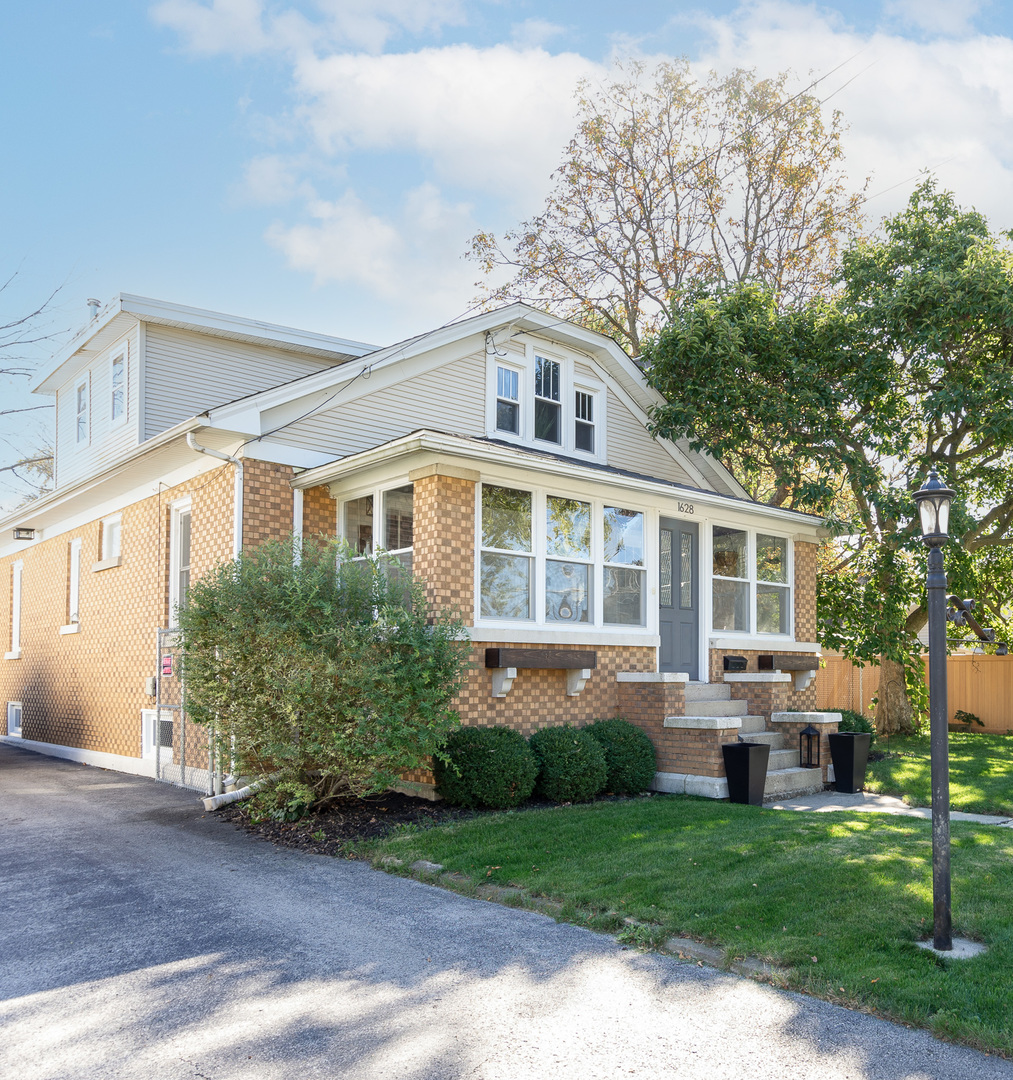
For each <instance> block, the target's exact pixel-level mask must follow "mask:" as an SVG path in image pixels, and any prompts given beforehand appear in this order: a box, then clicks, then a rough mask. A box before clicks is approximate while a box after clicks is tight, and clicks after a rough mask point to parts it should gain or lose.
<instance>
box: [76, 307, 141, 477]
mask: <svg viewBox="0 0 1013 1080" xmlns="http://www.w3.org/2000/svg"><path fill="white" fill-rule="evenodd" d="M124 341H126V344H127V370H126V378H127V386H126V395H125V400H126V416H125V417H121V418H120V419H119V420H118V421H117V422H116V423H115V424H113V423H112V413H111V386H110V377H111V376H110V368H109V361H110V358H111V357H112V356H113V355H114V354H115V353H117V352H119V350H120V348H121V347H122V345H123V342H124ZM139 355H140V334H139V331H138V328H137V326H136V325H135V326H134V328H133V329H132V330H131V331H130V332H129V333H128V334H126V335H125V337H121V338H119V339H118V340H117V341H116V342H115V343H114V344H113V345H112V347H110V348H106V349H103V351H102V352H101V353H99V355H98V356H97V357H96V358H95V359H94V360H93V361H92V362H91V363H90V364H89V365H88V367H87V368H85V369H82V370H81V371H79V372H78V373H77V375H75V376H74V378H72V379H70V380H69V381H68V382H66V383H65V384H64V385H63V386H61V387H60V389H59V391H58V392H57V395H56V470H57V472H56V482H57V484H58V485H59V486H60V487H62V486H64V485H65V484H67V483H68V482H70V481H73V480H78V479H80V478H81V477H82V476H85V475H88V474H90V473H94V472H97V471H99V470H100V469H101V468H102V467H103V466H104V465H106V464H108V463H109V462H110V461H112V460H113V459H114V458H117V457H119V456H120V455H121V454H124V453H126V452H127V451H129V450H130V449H131V448H132V447H134V446H136V445H137V409H138V393H137V387H138V378H137V376H138V371H139V362H138V358H139ZM86 377H87V378H88V380H89V384H90V385H89V396H88V428H89V432H88V434H89V438H88V442H87V444H85V445H81V446H79V445H78V443H77V439H76V409H75V389H76V387H77V386H78V384H79V383H80V381H81V379H83V378H86Z"/></svg>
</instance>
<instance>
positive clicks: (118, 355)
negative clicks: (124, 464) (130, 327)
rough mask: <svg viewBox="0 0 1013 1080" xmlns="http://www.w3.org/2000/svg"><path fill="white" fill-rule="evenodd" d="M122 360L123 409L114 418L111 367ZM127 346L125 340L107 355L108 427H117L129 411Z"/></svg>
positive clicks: (125, 420)
mask: <svg viewBox="0 0 1013 1080" xmlns="http://www.w3.org/2000/svg"><path fill="white" fill-rule="evenodd" d="M119 359H122V360H123V411H122V412H121V413H120V415H119V416H117V417H116V418H115V419H114V418H113V368H114V367H115V366H116V361H117V360H119ZM128 361H129V347H128V343H127V342H126V341H124V342H123V344H122V345H120V346H119V348H117V349H116V350H114V351H113V352H112V353H111V354H110V356H109V427H110V428H118V427H120V426H121V425H123V424H125V423H126V422H127V413H128V412H129V411H130V407H129V404H128V403H129V400H130V395H129V393H128V388H129V385H130V364H129V362H128Z"/></svg>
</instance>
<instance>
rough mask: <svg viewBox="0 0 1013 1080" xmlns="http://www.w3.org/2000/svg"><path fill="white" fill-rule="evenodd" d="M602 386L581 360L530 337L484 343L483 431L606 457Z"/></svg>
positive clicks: (600, 458)
mask: <svg viewBox="0 0 1013 1080" xmlns="http://www.w3.org/2000/svg"><path fill="white" fill-rule="evenodd" d="M607 401H608V395H607V393H606V386H605V384H604V383H603V382H602V381H601V380H600V379H598V378H597V377H596V376H595V375H594V373H593V372H592V370H591V368H590V367H589V365H588V363H587V360H586V359H585V358H581V357H576V356H575V355H574V354H573V353H571V352H569V351H568V350H565V349H561V348H560V347H559V346H558V345H554V344H553V343H551V342H547V341H545V340H540V339H538V338H534V337H525V339H524V340H521V341H517V340H513V341H511V342H510V343H509V344H508V345H506V346H504V345H497V344H496V342H495V341H494V340H493V339H492V337H491V336H490V338H489V341H488V342H487V345H486V435H487V436H488V437H489V438H493V439H502V440H503V441H505V442H511V443H516V444H518V445H524V446H529V447H532V448H534V449H538V450H547V451H555V452H557V453H559V454H563V455H565V456H566V457H574V458H578V459H580V458H584V459H586V460H588V461H602V462H604V461H606V460H607V456H606V417H605V413H606V403H607Z"/></svg>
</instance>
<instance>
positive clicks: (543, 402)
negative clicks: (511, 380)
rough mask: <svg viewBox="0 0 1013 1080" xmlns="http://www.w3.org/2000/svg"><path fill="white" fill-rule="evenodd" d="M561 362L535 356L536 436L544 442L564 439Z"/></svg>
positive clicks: (558, 441) (555, 441) (557, 441)
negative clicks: (560, 384)
mask: <svg viewBox="0 0 1013 1080" xmlns="http://www.w3.org/2000/svg"><path fill="white" fill-rule="evenodd" d="M559 395H560V388H559V362H558V361H557V360H546V359H545V357H544V356H536V357H535V438H536V439H541V440H543V441H544V442H551V443H557V444H558V443H561V442H562V441H563V424H562V417H561V415H560V414H561V412H562V405H561V404H560V398H559Z"/></svg>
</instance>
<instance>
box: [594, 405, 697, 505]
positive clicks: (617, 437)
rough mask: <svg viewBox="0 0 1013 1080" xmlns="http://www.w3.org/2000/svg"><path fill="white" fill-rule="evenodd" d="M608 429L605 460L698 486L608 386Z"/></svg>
mask: <svg viewBox="0 0 1013 1080" xmlns="http://www.w3.org/2000/svg"><path fill="white" fill-rule="evenodd" d="M606 424H607V426H608V431H607V434H606V447H607V449H608V463H609V465H611V466H613V467H614V468H616V469H628V470H629V471H630V472H636V473H642V474H645V475H647V476H656V477H657V478H658V479H659V480H671V481H673V482H675V483H677V484H689V485H690V486H692V487H699V486H700V485H699V483H698V482H697V481H696V480H694V479H692V478H691V477H690V476H689V474H688V473H687V472H686V471H685V470H684V469H682V468H681V467H680V466H679V464H678V462H676V461H675V459H674V458H673V457H672V456H671V455H670V454H669V453H668V451H667V450H665V449H664V447H662V446H660V445H659V444H658V443H657V442H656V441H655V440H654V439H652V438H651V436H650V434H649V433H648V431H647V429H646V428H645V427H644V425H643V424H642V423H641V422H640V420H639V419H637V417H635V416H634V415H633V413H631V412H630V410H629V409H627V407H626V406H625V405H624V404H623V403H622V401H620V399H619V398H618V397H617V396H616V395H615V394H614V393H613V392H612V391H611V390H610V391H609V395H608V415H607V417H606Z"/></svg>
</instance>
